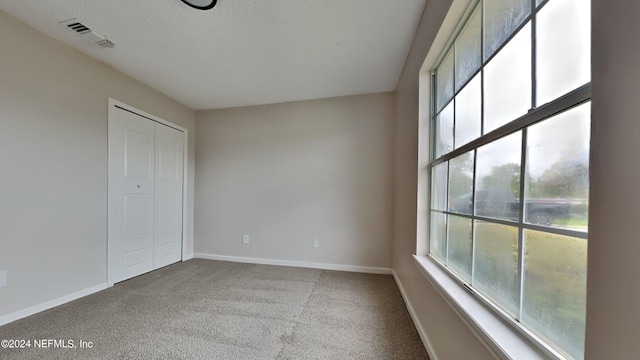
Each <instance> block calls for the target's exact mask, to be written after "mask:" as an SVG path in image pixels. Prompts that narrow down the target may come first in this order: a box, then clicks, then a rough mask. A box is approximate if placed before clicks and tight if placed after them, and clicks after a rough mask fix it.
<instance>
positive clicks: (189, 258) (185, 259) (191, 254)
mask: <svg viewBox="0 0 640 360" xmlns="http://www.w3.org/2000/svg"><path fill="white" fill-rule="evenodd" d="M191 259H193V253H189V254H186V255H184V256H183V257H182V261H187V260H191Z"/></svg>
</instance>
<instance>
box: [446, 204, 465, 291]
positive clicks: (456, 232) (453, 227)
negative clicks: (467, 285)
mask: <svg viewBox="0 0 640 360" xmlns="http://www.w3.org/2000/svg"><path fill="white" fill-rule="evenodd" d="M447 265H448V266H449V267H450V268H451V269H452V270H453V271H455V272H456V274H458V275H460V277H461V278H463V279H465V280H466V281H468V282H471V219H466V218H463V217H460V216H453V215H449V249H448V251H447Z"/></svg>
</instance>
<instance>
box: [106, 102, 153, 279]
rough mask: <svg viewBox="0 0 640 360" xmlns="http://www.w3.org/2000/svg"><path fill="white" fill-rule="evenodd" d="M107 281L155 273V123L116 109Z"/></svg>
mask: <svg viewBox="0 0 640 360" xmlns="http://www.w3.org/2000/svg"><path fill="white" fill-rule="evenodd" d="M109 162H110V164H109V214H108V218H109V227H108V229H109V230H108V245H109V246H108V247H109V254H108V255H109V279H110V282H114V283H115V282H118V281H122V280H125V279H129V278H131V277H134V276H137V275H140V274H144V273H146V272H148V271H151V270H153V268H154V264H153V250H154V246H153V243H154V225H153V223H154V194H155V191H154V182H155V181H154V178H155V176H154V167H155V166H154V164H155V123H154V122H152V121H150V120H148V119H145V118H143V117H141V116H138V115H135V114H132V113H130V112H127V111H124V110H120V109H117V110H115V111H113V112H112V116H110V119H109Z"/></svg>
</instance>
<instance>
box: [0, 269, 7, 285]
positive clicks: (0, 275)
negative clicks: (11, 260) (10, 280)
mask: <svg viewBox="0 0 640 360" xmlns="http://www.w3.org/2000/svg"><path fill="white" fill-rule="evenodd" d="M5 286H7V272H6V271H5V270H2V271H0V288H2V287H5Z"/></svg>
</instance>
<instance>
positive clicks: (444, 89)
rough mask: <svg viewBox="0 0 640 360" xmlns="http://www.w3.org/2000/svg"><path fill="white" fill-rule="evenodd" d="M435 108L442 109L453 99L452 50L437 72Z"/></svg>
mask: <svg viewBox="0 0 640 360" xmlns="http://www.w3.org/2000/svg"><path fill="white" fill-rule="evenodd" d="M436 77H437V89H436V90H437V93H436V98H437V101H436V103H437V105H438V106H437V108H438V110H440V109H442V108H443V107H444V106H445V105H446V104H447V101H449V100H450V99H451V98H452V97H453V48H452V49H451V50H449V53H448V54H447V56H446V57H445V58H444V60H443V61H442V64H440V67H439V68H438V71H437V76H436Z"/></svg>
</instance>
